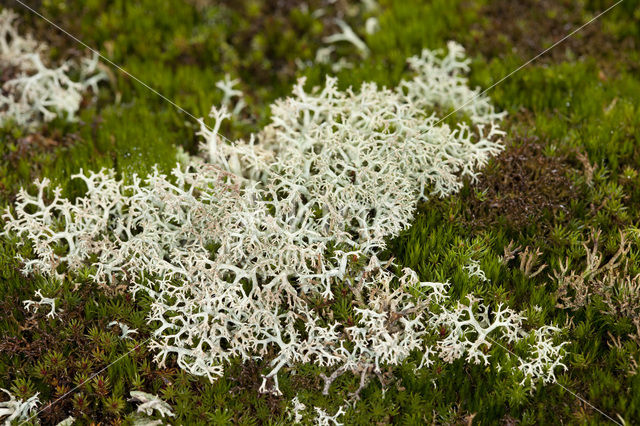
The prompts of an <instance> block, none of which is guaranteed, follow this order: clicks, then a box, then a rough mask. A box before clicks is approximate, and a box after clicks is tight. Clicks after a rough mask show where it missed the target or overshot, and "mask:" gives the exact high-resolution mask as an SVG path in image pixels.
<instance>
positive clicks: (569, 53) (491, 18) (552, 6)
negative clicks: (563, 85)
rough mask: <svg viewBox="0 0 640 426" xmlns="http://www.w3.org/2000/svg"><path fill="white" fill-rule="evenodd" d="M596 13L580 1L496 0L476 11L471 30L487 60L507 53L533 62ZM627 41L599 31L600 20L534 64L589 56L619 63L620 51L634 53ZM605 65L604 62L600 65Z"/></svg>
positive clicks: (630, 42) (633, 43) (631, 43)
mask: <svg viewBox="0 0 640 426" xmlns="http://www.w3.org/2000/svg"><path fill="white" fill-rule="evenodd" d="M596 14H597V13H596V12H594V11H590V10H586V8H585V5H584V4H583V2H576V1H571V0H521V1H513V0H496V1H490V2H487V5H486V6H484V7H483V8H482V9H481V10H480V16H481V17H482V18H483V19H481V20H480V21H479V22H478V24H476V25H475V26H474V27H473V28H472V33H473V34H475V37H474V38H475V41H476V43H475V44H476V45H475V46H474V49H473V50H474V51H480V52H481V53H482V54H484V55H485V56H486V57H488V58H491V57H494V56H502V55H504V54H505V53H508V52H514V53H515V54H517V55H519V56H522V57H523V58H532V57H534V56H535V55H537V54H538V53H540V52H542V51H543V50H544V49H546V48H548V47H551V46H552V45H553V44H554V43H556V42H557V41H559V40H561V39H562V38H563V37H565V36H567V35H568V34H570V33H571V32H572V31H574V30H576V29H577V28H579V27H580V26H582V25H584V24H585V23H586V22H588V21H589V20H590V19H592V18H593V17H594V16H595V15H596ZM635 43H636V41H635V40H634V39H633V38H632V37H627V38H626V39H624V40H616V39H615V38H614V37H613V36H612V35H611V34H609V33H607V32H606V31H604V29H603V24H602V19H598V20H595V21H593V22H591V23H590V24H589V25H587V26H586V27H584V28H583V29H582V30H580V31H579V32H577V33H576V34H574V35H572V36H571V37H569V38H567V39H566V40H564V41H563V42H562V43H561V44H559V45H558V46H557V47H555V48H553V49H551V50H550V51H549V52H547V53H545V54H544V55H543V56H541V57H540V58H538V59H536V62H559V61H563V60H571V59H577V58H582V57H586V56H591V57H595V58H601V59H611V58H610V56H611V55H615V56H616V59H619V60H624V54H622V53H621V52H624V51H628V50H634V49H636V46H635ZM605 62H606V61H605Z"/></svg>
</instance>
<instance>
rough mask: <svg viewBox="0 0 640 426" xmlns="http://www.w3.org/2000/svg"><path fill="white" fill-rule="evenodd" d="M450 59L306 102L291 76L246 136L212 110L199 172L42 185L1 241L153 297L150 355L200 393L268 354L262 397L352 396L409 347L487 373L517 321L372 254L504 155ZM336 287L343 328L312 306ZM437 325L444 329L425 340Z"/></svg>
mask: <svg viewBox="0 0 640 426" xmlns="http://www.w3.org/2000/svg"><path fill="white" fill-rule="evenodd" d="M449 48H450V51H449V53H448V54H446V55H445V54H442V53H440V54H437V53H433V52H429V51H424V52H423V53H422V55H421V56H420V57H414V58H411V59H410V60H409V63H410V64H411V65H412V67H413V69H414V70H415V75H414V76H413V78H412V79H410V80H405V81H402V82H401V84H400V85H399V87H398V88H396V89H388V88H384V87H383V88H380V87H378V86H377V85H376V84H373V83H364V84H363V85H362V87H361V88H360V90H358V91H356V90H353V89H348V90H346V91H340V90H338V88H337V82H336V80H335V79H333V78H327V80H326V83H325V85H324V86H323V87H321V88H314V89H311V90H310V91H308V90H305V87H304V83H305V82H304V80H300V81H299V82H298V84H296V85H295V86H294V88H293V94H292V96H291V97H289V98H286V99H281V100H278V101H276V102H275V103H274V104H273V106H272V114H271V123H270V124H269V125H268V126H266V127H265V128H264V129H263V130H262V131H261V132H260V133H258V134H257V135H251V137H250V139H249V140H248V141H243V140H238V141H234V142H229V141H226V140H223V139H222V138H221V137H220V136H219V135H218V131H219V129H220V126H221V124H222V122H223V120H225V119H228V118H229V117H230V114H229V113H228V111H227V109H226V108H225V107H222V108H219V109H218V108H213V109H212V111H211V117H212V118H213V121H214V124H213V126H212V128H211V129H209V128H208V127H206V126H204V125H202V127H201V131H200V135H201V136H202V137H203V139H204V141H203V144H202V155H203V157H204V159H198V158H192V159H191V161H190V163H189V164H188V165H186V166H184V165H182V166H181V165H178V166H177V167H176V168H174V169H173V170H172V172H171V176H167V175H165V174H163V173H161V172H160V171H158V170H154V171H153V172H152V173H151V174H149V175H148V176H146V177H145V178H141V177H138V176H132V177H130V179H129V180H128V181H127V182H128V183H125V182H124V181H122V180H119V179H117V178H116V175H115V172H114V171H112V170H101V171H99V172H97V173H96V172H89V173H87V174H85V173H83V172H82V171H81V172H80V173H79V174H77V175H74V176H73V177H74V178H76V179H80V180H82V181H83V182H84V184H85V186H86V187H87V191H86V195H85V196H84V197H79V198H77V199H76V200H75V201H74V202H72V201H70V200H68V199H65V198H63V197H61V189H60V188H53V189H52V188H50V182H49V181H48V180H47V179H43V180H42V181H38V182H36V192H35V194H31V193H29V192H28V191H26V190H21V191H20V193H19V194H18V195H17V201H16V204H15V206H14V210H13V211H11V210H8V211H7V213H6V214H5V215H4V218H5V220H6V225H5V230H4V233H5V234H7V235H9V234H11V235H15V234H17V235H19V236H21V237H22V238H21V242H20V243H24V242H27V241H30V242H31V244H32V245H33V252H34V254H35V256H34V258H32V259H20V260H21V261H22V262H23V265H24V267H23V272H24V273H34V272H35V273H40V274H44V275H47V276H60V275H61V273H60V271H62V270H66V271H68V273H71V274H73V273H76V272H77V271H79V270H80V269H84V268H86V267H87V265H89V266H90V268H91V277H92V279H93V280H94V281H95V282H96V283H98V284H100V285H103V286H106V287H115V286H119V285H121V284H122V283H127V284H129V286H130V289H131V291H132V292H133V294H134V296H135V294H136V293H137V292H139V291H143V292H146V293H148V294H149V295H150V297H151V300H152V303H151V307H150V313H149V316H148V318H147V320H148V321H149V323H152V324H156V325H157V328H156V329H155V331H154V334H153V336H154V339H153V341H152V342H151V344H150V345H151V347H152V348H153V349H155V350H156V351H157V355H156V360H157V361H158V362H159V363H160V365H163V364H164V363H165V361H166V359H167V358H168V357H169V356H175V357H176V360H177V364H178V365H179V366H180V367H181V368H183V369H185V370H186V371H188V372H190V373H192V374H196V375H204V376H207V377H208V378H209V379H211V380H214V379H216V378H217V377H219V376H221V375H222V374H223V372H224V368H225V365H227V363H228V362H229V361H230V360H231V359H232V358H239V359H242V360H248V359H255V358H260V357H264V356H267V355H268V354H271V355H272V357H271V360H270V367H271V370H270V371H269V372H268V373H267V374H265V376H264V378H263V383H262V386H261V387H260V390H261V391H262V392H273V393H279V392H280V390H279V386H278V373H279V372H280V371H281V370H282V369H283V368H287V367H291V366H293V365H295V364H297V363H315V364H317V365H319V366H322V367H325V368H326V370H327V373H328V374H327V375H325V376H324V378H325V389H324V391H325V392H328V391H329V388H330V386H331V383H332V382H333V380H335V378H336V377H338V376H339V375H340V374H343V373H346V372H350V373H353V374H357V375H359V376H360V388H359V389H358V391H359V390H361V389H362V388H363V387H364V386H365V385H366V383H367V380H368V377H369V376H370V375H372V374H377V375H379V377H380V374H381V371H382V369H383V367H386V366H390V365H397V364H399V363H401V362H403V361H404V360H405V359H407V357H408V356H409V355H410V354H411V353H414V352H419V353H422V354H423V358H422V361H421V363H420V366H421V367H426V366H429V365H431V363H432V362H433V360H432V359H433V358H434V357H436V356H440V357H442V358H444V359H445V360H453V359H456V358H459V357H461V356H463V355H465V354H466V359H467V360H469V361H471V362H479V361H481V360H484V361H485V362H488V355H487V354H485V352H484V351H483V349H484V348H485V346H486V345H487V343H488V340H487V339H486V338H485V337H488V336H489V335H491V338H495V339H502V340H506V341H507V342H510V341H513V340H515V339H522V338H523V336H521V335H520V334H519V333H520V332H521V329H522V325H523V322H524V320H525V319H524V317H522V316H520V315H519V314H517V313H516V312H514V311H512V310H511V309H509V308H506V307H502V306H499V307H498V310H497V311H496V313H495V316H494V317H493V318H494V319H491V318H490V317H489V314H488V312H487V311H486V310H487V309H488V308H487V307H484V305H482V306H480V305H478V306H475V305H474V306H471V305H469V306H468V307H464V306H462V305H458V306H457V307H453V308H451V307H449V306H450V303H451V302H449V299H448V294H447V290H448V284H447V283H432V282H421V281H420V280H419V278H418V276H417V274H416V273H415V272H414V271H412V270H410V269H400V268H398V267H397V266H396V265H394V264H393V262H381V261H380V260H379V259H378V255H379V254H380V253H381V251H382V250H384V249H385V248H386V244H387V243H386V242H387V241H388V239H389V238H390V237H393V236H396V235H398V233H399V232H400V231H402V230H403V229H406V228H407V227H408V226H410V224H411V222H412V220H413V218H414V214H415V212H416V205H417V202H418V201H419V200H428V199H429V198H430V197H434V196H446V195H449V194H453V193H455V192H456V191H458V190H459V189H460V188H461V186H462V181H463V178H465V177H467V178H470V179H474V178H475V177H476V176H477V170H478V169H479V168H480V167H482V166H483V165H484V164H486V162H487V161H488V159H489V158H490V157H491V156H493V155H496V154H497V153H499V152H500V151H501V150H502V145H501V143H500V141H499V138H500V137H501V136H502V135H503V132H502V131H501V130H500V129H499V126H498V121H499V120H500V119H501V117H502V116H503V114H502V113H497V112H495V110H494V108H493V107H492V106H491V105H490V104H489V101H488V99H487V98H485V97H483V96H479V97H477V98H476V99H473V101H472V102H470V103H468V104H465V103H466V102H468V101H469V100H470V99H471V97H472V96H475V95H477V94H478V90H477V89H476V90H471V89H469V88H468V87H467V80H466V77H464V72H465V71H466V69H467V62H466V60H465V59H464V57H463V56H462V48H461V47H460V46H458V45H456V44H450V45H449ZM451 108H461V109H462V112H463V114H464V115H465V116H466V117H468V118H467V119H461V120H460V123H459V124H458V125H457V127H456V128H453V129H452V128H451V127H450V126H449V125H448V124H444V123H441V119H440V117H442V116H443V114H445V113H446V112H447V111H448V110H449V109H451ZM338 285H341V286H343V287H345V286H346V288H348V289H349V291H350V292H351V293H352V294H353V297H354V300H355V302H354V303H355V304H356V305H355V313H356V315H355V318H353V321H352V322H351V323H349V324H346V323H344V322H338V321H336V320H334V319H333V317H332V316H331V314H330V313H329V312H327V311H325V310H324V309H322V308H318V307H316V306H315V305H314V304H313V303H312V301H313V300H316V301H317V300H325V301H329V300H331V299H333V297H334V291H335V289H336V286H338ZM472 304H473V303H472ZM443 326H444V327H445V328H446V329H447V330H449V331H451V333H450V334H448V335H446V337H445V336H444V335H443V336H442V337H443V338H444V339H443V340H442V341H440V342H439V343H437V344H433V343H427V342H432V341H433V340H434V339H433V337H434V335H435V336H437V334H438V333H439V330H440V327H443ZM445 334H446V333H445ZM536 360H537V361H536ZM532 362H533V363H534V364H535V363H542V364H548V359H547V358H546V357H544V356H537V357H536V358H535V359H534V360H532ZM535 365H537V364H535ZM527 368H528V370H527V371H531V372H532V373H531V374H532V375H533V374H538V370H536V367H535V366H534V367H532V368H529V367H527ZM536 377H537V376H536ZM356 396H357V392H356Z"/></svg>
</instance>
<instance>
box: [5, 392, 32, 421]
mask: <svg viewBox="0 0 640 426" xmlns="http://www.w3.org/2000/svg"><path fill="white" fill-rule="evenodd" d="M0 390H1V391H2V392H4V393H6V394H7V395H9V400H8V401H3V402H0V420H4V424H5V426H9V425H11V424H13V423H14V422H16V421H25V420H28V419H29V418H30V417H31V416H33V414H34V413H33V411H34V410H35V409H36V408H37V406H38V404H40V400H39V399H38V392H36V394H35V395H33V396H32V397H30V398H28V399H27V400H26V401H24V400H22V399H16V397H15V396H14V395H13V394H12V393H11V392H9V391H8V390H6V389H1V388H0Z"/></svg>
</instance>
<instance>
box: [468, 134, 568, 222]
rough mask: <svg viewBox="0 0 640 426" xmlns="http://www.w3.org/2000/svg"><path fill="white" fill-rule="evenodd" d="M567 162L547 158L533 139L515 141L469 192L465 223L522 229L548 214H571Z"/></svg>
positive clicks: (521, 137)
mask: <svg viewBox="0 0 640 426" xmlns="http://www.w3.org/2000/svg"><path fill="white" fill-rule="evenodd" d="M570 170H571V167H570V163H569V161H568V159H567V158H566V157H565V156H553V157H552V156H547V155H545V153H544V148H543V145H542V144H541V143H540V141H539V140H538V138H537V137H535V136H518V135H517V134H516V136H514V137H512V138H511V139H510V140H509V141H507V148H506V149H505V151H504V152H503V153H502V154H501V155H499V156H498V157H497V158H495V159H494V160H493V161H491V162H490V163H489V165H488V166H487V168H486V169H484V171H483V173H482V175H481V177H480V180H479V182H478V183H477V184H475V185H473V186H472V188H471V193H470V196H469V200H468V202H467V203H465V205H466V211H465V215H464V216H465V218H466V219H465V220H466V222H467V224H468V225H470V226H471V227H472V228H484V227H486V226H489V225H492V224H496V223H501V222H506V224H507V225H508V226H511V227H514V228H521V227H524V226H527V225H529V224H532V223H538V224H539V225H542V227H543V228H544V227H545V226H544V223H540V220H541V219H542V218H543V216H545V215H546V214H551V215H552V216H553V215H555V213H556V212H559V211H567V209H568V204H569V203H570V201H571V199H572V198H573V197H575V196H576V195H577V194H576V191H577V189H576V187H575V185H574V184H573V182H572V181H571V179H570V178H569V172H570Z"/></svg>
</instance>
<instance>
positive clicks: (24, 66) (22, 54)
mask: <svg viewBox="0 0 640 426" xmlns="http://www.w3.org/2000/svg"><path fill="white" fill-rule="evenodd" d="M16 21H17V15H16V14H15V13H14V12H13V11H11V10H9V9H4V10H2V11H0V74H2V73H4V74H6V75H9V78H8V79H7V80H6V81H4V82H3V84H2V88H1V89H2V90H1V91H0V127H1V126H4V125H6V124H7V123H9V122H15V123H16V124H17V125H19V126H22V127H25V128H33V127H35V126H37V125H38V124H40V123H41V122H47V121H51V120H53V119H54V118H56V117H58V116H60V117H63V118H65V119H66V120H69V121H74V120H75V119H76V118H75V116H76V113H77V111H78V110H79V108H80V102H81V101H82V96H83V93H84V92H85V91H86V90H87V89H92V90H94V93H95V91H97V84H98V82H100V81H101V80H104V79H105V74H104V73H102V72H100V71H98V68H97V65H98V60H97V56H94V57H93V58H83V59H82V60H81V61H80V63H79V64H76V63H74V62H73V61H65V62H63V63H62V64H61V65H59V66H57V67H52V66H51V65H50V64H49V63H48V61H47V57H48V53H47V52H48V47H47V46H46V44H44V43H41V42H37V41H35V40H34V39H33V38H32V37H31V36H30V35H26V36H23V35H21V34H20V33H19V31H18V25H17V22H16ZM72 68H75V69H76V70H77V71H78V72H79V74H80V79H79V80H78V81H74V80H72V79H71V77H70V75H71V71H72Z"/></svg>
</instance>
